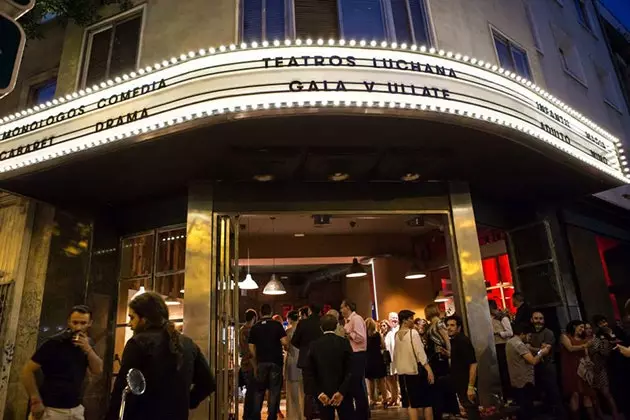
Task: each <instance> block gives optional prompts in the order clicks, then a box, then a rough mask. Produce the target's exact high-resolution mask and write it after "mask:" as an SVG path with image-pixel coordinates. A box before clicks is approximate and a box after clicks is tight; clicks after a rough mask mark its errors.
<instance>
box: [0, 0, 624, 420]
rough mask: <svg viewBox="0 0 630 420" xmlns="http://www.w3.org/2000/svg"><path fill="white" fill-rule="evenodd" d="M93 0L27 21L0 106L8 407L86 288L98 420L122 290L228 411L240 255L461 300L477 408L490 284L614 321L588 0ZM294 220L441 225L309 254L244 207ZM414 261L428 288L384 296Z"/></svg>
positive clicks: (3, 382) (380, 301)
mask: <svg viewBox="0 0 630 420" xmlns="http://www.w3.org/2000/svg"><path fill="white" fill-rule="evenodd" d="M508 3H509V4H508ZM100 14H101V16H102V19H101V20H100V21H99V22H96V23H94V24H93V25H91V26H89V27H85V28H84V27H79V26H77V25H74V24H72V23H70V24H68V25H66V26H60V25H59V24H58V22H56V21H55V19H52V20H50V21H47V22H45V23H43V25H45V28H44V32H45V37H44V38H43V39H41V40H32V41H30V42H29V45H28V48H27V50H26V53H25V57H24V62H23V65H22V68H21V71H20V77H19V81H18V87H17V88H16V90H15V91H14V92H13V93H12V94H11V95H9V96H7V97H5V98H3V99H2V100H1V101H0V114H2V115H6V117H4V118H2V119H0V136H1V138H0V188H2V189H3V190H4V191H6V193H4V195H2V196H0V242H2V243H3V244H5V246H3V247H2V250H1V251H0V263H2V266H0V270H2V271H0V274H3V275H2V276H0V283H1V284H2V286H1V287H2V289H0V291H1V292H0V297H2V299H3V301H2V302H1V303H2V317H1V318H0V319H1V324H0V325H1V326H2V338H1V342H2V345H3V349H4V351H3V356H2V357H3V360H2V368H1V369H2V376H1V377H0V407H4V418H10V419H18V418H24V414H25V411H26V406H27V404H26V402H27V400H26V396H25V394H24V392H23V390H22V389H21V386H20V384H19V372H20V369H21V366H22V365H23V363H24V361H25V360H26V359H27V358H28V357H30V354H31V353H32V352H33V351H34V350H35V348H36V346H37V344H38V342H41V340H42V339H43V338H44V337H46V336H47V335H50V334H51V333H52V332H55V330H56V329H60V328H63V325H64V323H65V317H66V315H67V314H66V312H67V310H68V309H69V308H70V307H71V306H72V305H74V304H77V303H82V302H87V303H88V304H90V305H91V306H92V307H93V308H94V310H95V325H94V327H93V331H92V333H93V335H94V336H95V339H96V342H97V349H98V351H99V353H100V354H101V355H102V356H103V357H104V360H105V361H106V368H107V369H106V374H104V375H103V377H101V378H96V379H94V380H93V381H92V383H91V384H90V387H89V388H88V391H87V393H86V406H87V408H88V416H89V417H90V418H98V413H99V411H101V410H102V408H103V407H104V406H105V405H106V403H107V397H106V395H107V390H108V389H109V384H111V380H112V377H113V375H115V373H116V372H117V369H118V367H119V357H120V355H121V354H122V353H121V352H122V348H123V347H124V343H125V341H126V338H127V337H128V334H129V331H127V329H126V326H125V323H126V304H127V302H128V300H129V299H130V298H131V297H133V295H134V294H135V293H137V292H139V291H141V290H147V289H151V290H157V291H159V292H160V293H162V294H163V295H164V296H165V297H166V298H167V300H169V301H170V302H171V303H173V305H171V310H172V314H171V315H172V319H173V321H175V322H176V323H179V325H181V326H182V327H183V331H184V332H185V333H186V334H188V335H189V336H191V337H192V338H193V339H194V340H195V341H196V342H197V343H198V344H199V345H200V346H201V348H202V349H203V351H204V352H205V354H206V355H207V356H208V357H209V360H210V362H211V365H212V367H213V368H214V369H215V371H216V374H217V379H218V384H219V389H218V392H217V393H216V395H214V396H213V398H212V399H211V401H209V402H208V403H207V404H206V405H205V406H204V407H202V408H200V409H199V410H197V411H196V412H195V416H198V418H212V419H227V418H228V417H229V415H230V414H233V413H234V412H235V411H237V410H238V404H236V401H237V393H236V389H235V387H234V384H235V380H236V377H237V372H238V355H237V353H236V352H235V351H234V349H235V348H236V347H235V346H236V344H237V343H236V334H234V330H235V328H237V326H238V324H239V313H240V312H241V309H242V308H241V306H242V305H243V303H242V298H243V296H239V295H241V294H243V295H247V297H248V298H251V297H252V295H251V294H252V293H257V292H245V291H239V287H238V280H240V279H241V277H243V273H244V271H245V267H247V270H249V266H250V256H249V252H250V251H252V256H253V257H254V258H253V259H252V260H254V259H258V260H259V262H258V263H259V264H260V265H264V264H273V266H272V269H274V270H275V269H276V263H277V262H278V261H280V260H284V261H285V263H286V265H287V266H289V265H291V264H296V263H295V261H296V259H299V258H306V256H307V257H308V258H311V259H313V258H327V260H326V261H328V263H330V261H332V260H331V259H334V258H337V259H340V258H342V257H343V258H346V260H347V259H348V258H349V260H347V264H346V265H345V266H344V267H343V269H344V270H347V269H348V266H349V263H350V262H351V261H352V257H357V256H364V257H365V258H364V260H362V262H365V263H366V264H365V266H368V269H369V270H370V273H371V278H372V282H362V283H352V282H351V281H350V280H344V283H343V286H342V289H340V290H342V292H343V294H344V295H346V296H348V295H351V296H352V297H353V299H354V300H357V301H358V303H360V305H361V307H362V309H361V312H362V313H361V314H362V315H363V316H366V317H367V316H370V315H372V316H374V317H379V314H380V318H383V317H385V316H384V314H386V313H387V312H388V311H390V310H396V309H397V310H400V309H403V307H400V306H401V305H407V306H408V307H412V308H414V309H415V308H416V307H418V308H422V307H423V306H424V305H425V304H426V303H429V302H432V301H433V298H434V297H435V300H436V301H445V302H446V307H445V309H446V310H447V311H450V310H453V311H456V312H458V313H461V314H462V315H463V316H464V317H465V320H466V326H467V329H468V332H469V334H470V335H471V337H472V339H473V343H474V345H475V348H476V351H477V354H478V357H479V359H480V363H481V364H482V366H483V368H482V369H481V370H480V378H479V380H480V383H479V387H480V391H481V396H482V402H484V404H485V405H487V404H491V403H492V401H491V395H492V394H493V393H495V392H496V390H497V389H498V369H497V362H496V354H495V351H494V343H493V331H492V325H491V319H490V315H489V311H488V303H487V302H488V298H490V299H494V300H497V301H498V303H499V306H500V307H502V308H505V309H513V308H512V305H511V303H510V298H511V295H512V293H513V291H514V288H515V287H516V288H517V289H520V291H522V292H523V293H524V294H525V296H526V298H527V299H528V300H529V301H530V303H531V304H532V305H533V306H536V307H538V308H541V309H542V310H544V311H545V314H546V315H548V317H549V319H550V323H551V324H552V326H553V327H554V328H555V329H556V330H559V329H560V326H561V325H565V324H566V322H567V321H568V320H569V319H572V318H576V317H590V316H592V315H593V314H595V313H599V312H603V313H605V314H607V315H610V316H611V317H614V316H617V317H618V316H620V313H619V305H623V302H624V301H625V299H627V298H628V297H630V293H628V284H627V279H628V278H630V277H629V276H627V275H626V274H627V270H628V265H627V262H626V261H627V258H626V256H627V255H628V254H627V253H628V243H629V242H630V230H629V229H628V226H630V223H628V219H629V216H628V214H627V213H626V212H625V211H624V210H623V209H620V208H618V207H616V206H613V205H612V204H609V203H608V202H605V201H602V200H601V199H599V198H595V197H593V196H592V194H595V193H600V192H602V191H606V190H612V189H614V188H616V187H619V186H622V185H624V184H627V183H628V181H629V179H630V178H629V177H630V172H629V169H628V166H627V159H626V156H627V155H626V154H625V153H626V152H625V150H624V148H627V144H628V133H629V132H630V131H628V129H629V125H628V124H630V119H629V116H628V108H627V104H626V102H625V101H624V97H623V93H622V90H621V88H620V84H619V81H618V79H617V77H616V73H615V68H614V66H613V61H612V59H611V56H610V54H609V52H608V49H607V46H606V40H605V36H604V33H603V30H602V26H601V24H600V20H599V19H598V17H597V16H598V15H597V14H596V9H595V6H594V5H593V3H592V2H591V1H590V0H527V1H522V2H521V1H520V0H519V1H516V2H505V1H501V0H475V1H467V2H444V1H439V2H438V1H431V0H400V1H397V0H373V1H372V2H369V1H361V2H357V1H353V0H325V1H324V0H318V1H314V0H263V1H250V0H239V1H234V0H213V1H211V2H208V1H200V0H191V1H187V2H177V1H169V0H153V1H148V2H143V1H135V2H133V5H132V7H130V8H127V9H125V10H121V8H120V6H119V5H117V4H113V5H112V4H110V5H107V6H103V8H102V10H101V13H100ZM614 191H616V190H614ZM611 194H613V195H614V194H616V193H615V192H613V193H611ZM618 198H619V199H620V200H622V199H623V197H618ZM296 214H307V215H309V216H310V215H316V216H317V217H315V218H314V220H315V224H316V225H317V224H320V225H325V224H329V223H325V221H326V220H329V219H330V218H332V219H333V220H338V219H339V220H343V219H344V217H347V216H348V215H356V216H357V218H358V220H359V222H358V223H359V224H358V225H357V222H356V220H354V219H353V221H351V222H350V224H349V225H348V228H344V229H347V232H337V233H338V234H340V235H346V233H347V234H348V236H352V235H355V234H356V231H354V230H353V229H355V226H358V228H359V229H360V228H361V224H362V223H364V222H362V221H365V220H370V219H371V218H374V217H377V216H379V217H380V216H383V217H385V216H387V217H397V216H404V217H406V218H407V219H408V220H407V222H406V223H407V226H413V225H417V226H420V225H421V226H425V225H431V226H434V227H435V228H436V229H434V230H427V231H423V232H424V233H423V236H422V239H418V240H417V241H416V242H418V243H420V244H419V245H417V243H416V242H413V240H412V242H411V244H410V246H409V247H410V248H411V251H410V252H408V250H402V249H396V255H403V256H404V258H399V260H400V261H402V262H396V261H398V260H397V259H396V258H390V257H389V256H390V254H392V252H393V251H391V249H394V248H396V246H395V245H392V248H386V247H385V245H384V244H385V243H387V241H386V240H384V239H383V240H380V239H379V240H378V241H374V243H376V244H377V245H378V246H377V245H374V244H373V245H369V244H372V242H366V241H363V240H356V238H357V237H354V240H351V239H347V238H346V239H347V242H343V243H344V244H346V245H345V246H346V248H345V249H343V250H339V251H337V250H336V247H335V246H327V247H326V250H322V249H321V247H318V245H317V243H312V244H309V245H308V246H306V245H303V248H301V249H306V248H308V249H309V251H308V255H306V254H303V255H302V254H298V253H296V251H295V249H296V248H297V246H287V242H286V241H278V240H277V238H276V239H274V240H275V242H266V243H265V244H263V245H261V244H258V245H256V243H255V242H254V241H249V240H250V239H251V238H250V235H249V232H250V229H249V227H250V222H248V223H243V222H242V220H245V219H247V220H255V217H263V216H265V217H267V216H269V215H272V218H271V222H270V223H271V224H270V227H264V226H263V227H260V229H261V231H264V232H266V233H267V234H271V235H275V234H277V233H278V231H280V230H282V224H281V223H280V222H281V219H282V220H289V219H290V218H291V217H293V216H292V215H296ZM276 220H277V222H276ZM291 220H293V219H291ZM296 223H297V222H296ZM352 223H354V225H353V224H352ZM365 223H368V222H365ZM333 225H334V223H333ZM293 226H295V225H293ZM316 227H317V226H316ZM265 229H267V230H265ZM241 230H242V231H243V232H241ZM313 232H314V231H313ZM437 232H439V233H437ZM297 233H298V231H295V230H294V231H293V233H292V234H291V235H290V236H292V237H293V236H294V237H297V236H295V234H297ZM364 233H365V232H364ZM368 233H370V234H374V231H370V232H368ZM431 235H433V236H431ZM302 236H304V235H302ZM306 237H307V238H309V237H310V231H309V233H307V234H306ZM338 238H340V237H338ZM379 238H381V237H380V236H379ZM440 238H441V239H440ZM346 239H344V241H345V240H346ZM248 241H249V242H248ZM391 242H397V241H396V240H393V241H391ZM243 243H247V244H246V245H243ZM341 243H342V241H341V240H339V241H337V244H341ZM270 244H273V245H270ZM368 245H369V246H368ZM416 245H417V247H416ZM405 246H406V247H407V245H405ZM339 247H341V245H339ZM250 248H251V249H250ZM333 249H335V250H333ZM417 249H421V251H417ZM304 252H306V251H304ZM245 253H247V259H246V261H247V262H246V265H244V263H243V261H245V258H244V255H245ZM239 255H240V256H241V258H240V259H239ZM263 260H264V261H263ZM271 260H273V263H270V261H271ZM265 261H266V262H265ZM300 261H303V260H300ZM318 261H320V260H318ZM392 261H393V262H392ZM411 262H413V265H414V266H415V265H422V266H423V269H424V270H425V271H427V270H429V268H434V269H435V270H433V271H434V272H435V273H437V274H436V276H435V282H433V278H432V277H431V276H429V277H431V281H432V282H433V283H422V286H419V287H418V286H417V285H416V284H406V285H405V286H404V287H405V288H407V289H405V290H403V291H401V290H400V287H399V286H400V285H399V284H398V283H399V282H398V281H397V280H395V279H396V278H402V277H403V274H404V272H405V270H406V269H407V268H408V265H409V264H410V263H411ZM278 264H280V262H278ZM252 265H253V264H252ZM239 267H242V268H240V272H239ZM624 270H626V271H624ZM398 271H400V272H401V273H402V274H396V276H398V277H396V276H392V274H391V273H393V272H398ZM248 272H249V271H248ZM624 273H626V274H624ZM353 281H354V280H353ZM624 282H625V283H624ZM316 283H317V279H315V278H313V279H312V282H311V281H309V282H307V284H306V286H305V287H304V289H307V288H309V287H310V288H312V289H316V288H317V287H316V286H309V285H311V284H316ZM370 283H371V284H370ZM307 286H308V287H307ZM414 289H418V290H421V291H423V292H422V293H424V294H423V295H422V296H419V297H417V299H415V300H410V299H408V296H407V297H405V298H402V297H400V296H399V295H406V294H408V295H413V293H411V292H409V291H410V290H414ZM405 291H406V292H409V293H406V294H405V293H403V292H405ZM414 293H415V292H414ZM418 293H420V292H418ZM325 295H326V294H325V293H321V292H320V293H319V297H318V299H321V300H326V299H329V298H327V297H326V296H325ZM442 295H445V296H446V297H445V300H442V299H441V298H440V297H441V296H442ZM183 296H185V299H184V297H183ZM309 296H310V295H309ZM394 297H395V299H394ZM438 298H440V299H438ZM394 301H395V302H396V303H395V304H394V303H392V302H394ZM184 302H185V304H184ZM275 302H276V303H277V304H284V301H280V300H276V301H275ZM332 302H333V301H331V303H332ZM322 303H328V302H322ZM419 310H422V309H419Z"/></svg>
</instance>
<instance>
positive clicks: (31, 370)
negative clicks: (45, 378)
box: [22, 360, 46, 418]
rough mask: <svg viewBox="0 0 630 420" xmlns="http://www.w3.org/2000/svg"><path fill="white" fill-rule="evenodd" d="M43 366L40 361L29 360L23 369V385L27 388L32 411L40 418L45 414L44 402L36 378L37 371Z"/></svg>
mask: <svg viewBox="0 0 630 420" xmlns="http://www.w3.org/2000/svg"><path fill="white" fill-rule="evenodd" d="M41 368H42V366H41V365H40V364H39V363H36V362H34V361H33V360H29V361H28V362H26V365H25V366H24V369H22V385H24V388H26V393H27V394H28V397H29V402H30V406H31V412H32V413H33V416H34V417H35V418H40V417H41V416H42V415H43V414H44V410H45V408H46V407H44V403H43V401H42V397H41V396H40V395H39V389H37V380H36V379H35V372H37V371H38V370H40V369H41Z"/></svg>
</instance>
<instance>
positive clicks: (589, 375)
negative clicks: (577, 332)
mask: <svg viewBox="0 0 630 420" xmlns="http://www.w3.org/2000/svg"><path fill="white" fill-rule="evenodd" d="M585 351H586V350H585ZM577 374H578V376H579V377H580V378H582V380H583V381H584V382H586V383H587V384H588V385H589V386H592V385H593V377H594V375H595V364H594V363H593V361H592V360H591V357H590V356H589V355H588V351H586V355H585V356H584V357H582V358H581V359H580V363H579V364H578V369H577Z"/></svg>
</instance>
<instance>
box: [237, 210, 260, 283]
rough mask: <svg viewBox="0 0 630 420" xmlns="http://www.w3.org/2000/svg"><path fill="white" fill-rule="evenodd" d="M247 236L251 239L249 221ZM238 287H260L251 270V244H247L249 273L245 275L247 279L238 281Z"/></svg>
mask: <svg viewBox="0 0 630 420" xmlns="http://www.w3.org/2000/svg"><path fill="white" fill-rule="evenodd" d="M247 238H248V239H249V222H248V223H247ZM238 287H240V288H241V289H242V290H256V289H258V283H256V281H255V280H254V278H253V277H252V275H251V273H250V271H249V244H247V275H246V276H245V280H243V281H241V282H239V283H238Z"/></svg>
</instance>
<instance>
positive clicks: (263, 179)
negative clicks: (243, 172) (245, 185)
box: [254, 174, 274, 182]
mask: <svg viewBox="0 0 630 420" xmlns="http://www.w3.org/2000/svg"><path fill="white" fill-rule="evenodd" d="M273 179H274V176H273V175H271V174H260V175H254V180H256V181H258V182H269V181H273Z"/></svg>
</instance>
